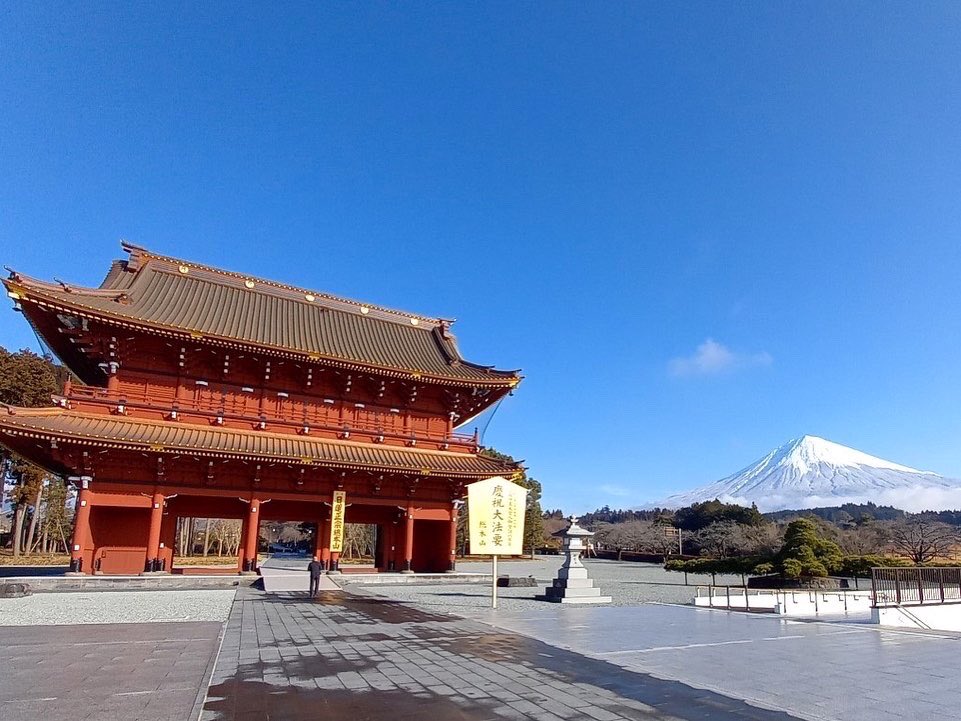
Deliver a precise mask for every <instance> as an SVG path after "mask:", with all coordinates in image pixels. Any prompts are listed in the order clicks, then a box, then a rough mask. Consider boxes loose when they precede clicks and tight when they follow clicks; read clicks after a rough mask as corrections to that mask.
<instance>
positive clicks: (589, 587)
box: [537, 516, 613, 604]
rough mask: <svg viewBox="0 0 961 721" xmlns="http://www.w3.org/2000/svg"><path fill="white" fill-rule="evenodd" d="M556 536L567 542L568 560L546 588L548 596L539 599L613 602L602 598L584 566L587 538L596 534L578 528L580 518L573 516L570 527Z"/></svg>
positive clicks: (567, 601) (562, 601)
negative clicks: (582, 553)
mask: <svg viewBox="0 0 961 721" xmlns="http://www.w3.org/2000/svg"><path fill="white" fill-rule="evenodd" d="M555 535H558V536H560V537H561V538H562V539H564V553H565V555H566V558H565V559H564V563H563V564H562V565H561V568H560V570H559V571H558V572H557V578H555V579H554V580H553V581H552V582H551V585H550V586H548V587H547V589H545V592H544V595H543V596H537V598H538V599H540V600H542V601H550V602H552V603H578V604H587V603H610V602H611V601H612V600H613V599H612V598H611V597H610V596H602V595H601V589H599V588H594V581H592V580H591V579H590V578H588V577H587V569H586V568H584V564H582V563H581V551H582V550H584V539H585V538H590V537H591V536H593V535H594V534H593V533H591V532H590V531H587V530H584V529H583V528H581V527H580V526H578V525H577V519H576V518H574V517H573V516H571V518H570V525H569V526H568V527H567V528H566V529H565V530H563V531H560V532H558V533H557V534H555Z"/></svg>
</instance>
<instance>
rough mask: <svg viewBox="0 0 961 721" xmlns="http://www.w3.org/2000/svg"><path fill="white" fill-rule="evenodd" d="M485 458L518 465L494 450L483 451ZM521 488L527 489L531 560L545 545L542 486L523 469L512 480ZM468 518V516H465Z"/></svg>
mask: <svg viewBox="0 0 961 721" xmlns="http://www.w3.org/2000/svg"><path fill="white" fill-rule="evenodd" d="M481 453H483V454H484V455H485V456H488V457H490V458H496V459H497V460H499V461H504V462H507V463H517V461H515V460H514V458H513V457H512V456H509V455H507V454H506V453H501V452H500V451H497V450H494V449H493V448H485V449H484V450H483V451H481ZM511 480H513V481H514V483H516V484H517V485H519V486H522V487H523V488H526V489H527V509H526V511H525V513H524V548H529V549H531V558H533V557H534V551H535V549H536V548H537V547H538V546H540V545H542V544H543V543H544V511H543V510H541V490H542V489H541V484H540V481H538V480H536V479H535V478H531V477H530V476H528V475H527V470H526V469H522V470H521V474H520V476H519V477H517V478H513V479H511ZM463 515H464V516H466V514H463Z"/></svg>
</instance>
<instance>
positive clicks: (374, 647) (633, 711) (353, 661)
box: [201, 591, 790, 721]
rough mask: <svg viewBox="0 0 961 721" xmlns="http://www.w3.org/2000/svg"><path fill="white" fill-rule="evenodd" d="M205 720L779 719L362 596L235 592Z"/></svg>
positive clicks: (716, 696)
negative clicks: (235, 597)
mask: <svg viewBox="0 0 961 721" xmlns="http://www.w3.org/2000/svg"><path fill="white" fill-rule="evenodd" d="M201 718H202V719H204V720H205V721H215V720H223V721H253V720H254V719H257V720H263V721H266V720H267V719H290V720H291V721H300V720H301V719H303V720H306V719H331V720H333V719H356V720H358V721H359V720H361V719H424V718H429V719H433V720H434V721H447V720H448V719H464V720H468V719H469V720H471V721H473V720H477V721H482V720H487V719H489V720H490V721H494V720H496V719H538V720H540V721H549V720H553V719H572V720H574V719H577V720H581V719H583V720H584V721H589V720H590V719H594V720H595V721H618V720H620V719H658V720H663V721H670V720H672V719H690V720H691V721H693V720H694V719H715V720H717V721H734V720H735V719H736V720H738V721H743V720H744V719H757V720H758V721H776V720H777V721H780V720H786V719H789V718H790V717H789V716H788V715H787V714H784V713H782V712H779V711H771V710H765V709H761V708H757V707H754V706H751V705H749V704H747V703H745V702H743V701H740V700H737V699H732V698H729V697H727V696H724V695H721V694H718V693H715V692H713V691H706V690H702V689H696V688H692V687H690V686H686V685H684V684H680V683H677V682H675V681H669V680H661V679H657V678H654V677H653V676H651V675H649V674H638V673H633V672H631V671H627V670H625V669H623V668H620V667H618V666H617V665H614V664H611V663H608V662H606V661H602V660H597V659H591V658H587V657H584V656H582V655H579V654H577V653H573V652H570V651H565V650H562V649H558V648H556V647H553V646H550V645H547V644H544V643H542V642H539V641H537V640H533V639H530V638H525V637H524V636H521V635H518V634H514V633H509V632H505V631H502V630H499V629H496V628H492V627H491V626H489V625H486V624H483V623H479V622H477V621H472V620H465V619H460V618H457V617H455V616H450V615H446V614H445V615H438V614H432V613H430V612H427V611H423V610H420V609H418V608H416V607H413V606H409V605H405V604H399V603H396V602H393V601H388V600H385V599H381V598H377V597H373V596H367V595H363V594H351V593H344V592H328V593H326V594H323V597H322V598H320V599H318V600H316V601H310V600H309V599H306V598H305V597H304V594H275V595H266V594H261V593H258V592H254V591H241V592H239V593H238V598H237V601H236V602H235V603H234V607H233V610H232V612H231V615H230V620H229V621H228V624H227V633H226V635H225V637H224V643H223V647H222V649H221V653H220V657H219V659H218V662H217V666H216V670H215V671H214V675H213V678H212V680H211V686H210V691H209V695H208V700H207V703H206V705H205V707H204V713H203V715H202V717H201Z"/></svg>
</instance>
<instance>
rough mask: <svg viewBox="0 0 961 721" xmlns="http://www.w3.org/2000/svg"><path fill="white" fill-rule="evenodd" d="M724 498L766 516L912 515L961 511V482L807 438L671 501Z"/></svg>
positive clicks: (678, 503) (677, 503) (682, 502)
mask: <svg viewBox="0 0 961 721" xmlns="http://www.w3.org/2000/svg"><path fill="white" fill-rule="evenodd" d="M715 498H718V499H720V500H722V501H726V502H729V503H740V504H742V505H751V504H752V503H755V504H757V506H758V508H760V509H761V510H762V511H773V510H779V509H783V508H797V509H800V508H813V507H817V506H835V505H840V504H843V503H866V502H868V501H871V502H874V503H877V504H879V505H893V506H895V507H897V508H902V509H904V510H908V511H917V510H926V509H932V510H938V509H939V508H949V507H950V508H957V507H959V506H961V481H955V480H951V479H948V478H943V477H942V476H939V475H938V474H936V473H931V472H930V471H919V470H917V469H916V468H910V467H908V466H903V465H901V464H899V463H892V462H891V461H886V460H884V459H883V458H878V457H876V456H871V455H868V454H867V453H863V452H862V451H858V450H855V449H853V448H848V447H847V446H842V445H841V444H839V443H834V442H832V441H828V440H825V439H824V438H819V437H818V436H801V437H800V438H795V439H793V440H790V441H788V442H787V443H785V444H784V445H782V446H779V447H778V448H775V449H774V450H773V451H771V452H770V453H768V454H767V455H766V456H764V457H763V458H761V459H759V460H757V461H756V462H754V463H752V464H751V465H749V466H747V467H746V468H743V469H741V470H740V471H738V472H737V473H735V474H734V475H731V476H728V477H727V478H722V479H721V480H719V481H716V482H715V483H711V484H709V485H707V486H703V487H701V488H698V489H695V490H693V491H689V492H686V493H678V494H675V495H673V496H671V497H669V498H667V499H666V500H665V501H664V502H663V503H662V504H661V505H663V506H666V507H669V508H670V507H678V506H686V505H689V504H691V503H697V502H699V501H708V500H712V499H715Z"/></svg>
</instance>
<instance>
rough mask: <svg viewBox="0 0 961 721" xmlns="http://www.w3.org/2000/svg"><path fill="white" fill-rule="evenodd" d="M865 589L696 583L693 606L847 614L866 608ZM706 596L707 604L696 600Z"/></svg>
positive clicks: (735, 609)
mask: <svg viewBox="0 0 961 721" xmlns="http://www.w3.org/2000/svg"><path fill="white" fill-rule="evenodd" d="M704 590H706V593H702V591H704ZM867 597H868V592H867V591H852V590H842V589H838V590H831V589H814V588H811V589H801V588H795V589H780V588H747V587H746V586H713V585H708V586H697V587H696V588H695V600H694V605H696V606H702V607H704V606H706V607H707V608H720V609H724V610H728V611H750V612H754V613H781V614H784V613H795V614H799V615H805V614H807V613H810V612H811V611H813V612H814V613H815V614H820V613H821V612H822V611H824V612H825V613H840V612H844V613H848V612H849V611H858V610H865V609H866V607H867V606H866V603H867V600H868V598H867ZM705 598H706V599H707V604H703V603H698V599H705Z"/></svg>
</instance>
